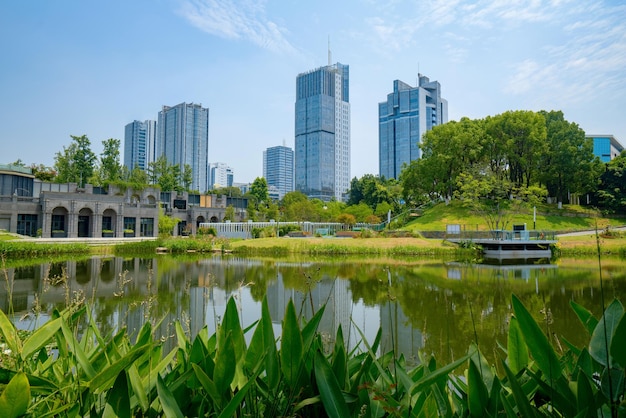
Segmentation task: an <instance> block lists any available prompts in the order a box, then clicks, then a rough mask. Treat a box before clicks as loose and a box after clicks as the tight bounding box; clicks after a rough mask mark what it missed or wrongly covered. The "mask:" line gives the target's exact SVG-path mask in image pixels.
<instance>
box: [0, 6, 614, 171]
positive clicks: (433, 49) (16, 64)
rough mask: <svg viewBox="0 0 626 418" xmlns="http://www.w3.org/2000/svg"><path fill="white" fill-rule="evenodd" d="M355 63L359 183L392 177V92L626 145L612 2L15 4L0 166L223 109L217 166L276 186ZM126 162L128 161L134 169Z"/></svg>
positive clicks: (5, 14) (458, 113)
mask: <svg viewBox="0 0 626 418" xmlns="http://www.w3.org/2000/svg"><path fill="white" fill-rule="evenodd" d="M329 45H330V51H331V62H332V63H336V62H340V63H342V64H347V65H349V66H350V108H351V178H353V177H361V176H363V175H364V174H378V103H379V102H383V101H386V98H387V94H389V93H391V92H392V91H393V81H394V80H402V81H404V82H406V83H408V84H411V85H413V86H414V85H416V83H417V75H418V73H421V74H423V75H425V76H427V77H429V78H430V80H431V81H435V80H436V81H438V82H439V83H440V84H441V92H442V93H441V94H442V97H443V98H444V99H446V100H447V101H448V119H449V120H459V119H460V118H462V117H469V118H472V119H477V118H484V117H486V116H493V115H497V114H500V113H503V112H506V111H509V110H532V111H539V110H561V111H563V113H564V115H565V118H566V119H567V120H568V121H570V122H574V123H577V124H578V125H579V126H580V127H581V128H582V129H583V130H584V131H585V132H586V133H587V134H611V135H614V136H615V137H616V138H617V140H618V141H619V142H620V143H621V144H622V145H624V146H626V4H622V1H605V0H592V1H587V0H580V1H575V0H551V1H542V0H484V1H483V0H479V1H465V0H447V1H445V0H413V1H405V0H388V1H385V0H342V1H329V0H318V1H302V0H281V1H273V0H132V1H129V0H107V1H84V0H55V1H49V0H30V1H9V0H6V1H2V2H1V3H0V164H9V163H12V162H15V161H17V160H18V159H20V160H21V161H22V162H24V163H26V164H27V165H30V164H31V163H36V164H44V165H46V166H53V164H54V156H55V154H56V153H57V152H62V151H63V148H64V147H67V146H68V145H69V144H70V143H71V138H70V135H79V136H80V135H87V136H88V138H89V139H90V141H91V145H92V149H93V151H94V152H95V153H96V154H98V155H99V154H100V152H101V151H102V141H104V140H106V139H108V138H116V139H119V140H121V142H122V145H121V152H122V154H123V142H124V126H125V125H126V124H128V123H130V122H132V121H133V120H147V119H151V120H156V119H157V116H158V112H159V111H160V110H161V109H162V106H164V105H166V106H174V105H176V104H179V103H182V102H193V103H200V104H202V105H203V106H204V107H208V108H209V109H210V116H209V157H208V160H209V162H223V163H226V164H228V165H229V166H230V167H232V168H233V170H234V174H235V177H234V181H235V182H238V183H246V182H252V181H253V180H254V179H255V178H256V177H261V176H262V175H263V150H265V149H267V148H268V147H273V146H277V145H283V144H284V145H287V146H289V147H292V148H293V146H294V107H295V86H296V77H297V75H298V74H300V73H303V72H307V71H309V70H313V69H315V68H318V67H321V66H325V65H327V64H328V62H329ZM122 161H123V159H122Z"/></svg>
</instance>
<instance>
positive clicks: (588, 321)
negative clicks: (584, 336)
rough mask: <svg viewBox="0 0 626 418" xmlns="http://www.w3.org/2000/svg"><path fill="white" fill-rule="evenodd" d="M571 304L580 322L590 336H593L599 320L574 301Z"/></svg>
mask: <svg viewBox="0 0 626 418" xmlns="http://www.w3.org/2000/svg"><path fill="white" fill-rule="evenodd" d="M569 304H570V306H571V307H572V309H573V310H574V312H575V313H576V315H577V316H578V319H579V320H580V322H582V324H583V326H584V327H585V329H586V330H587V332H588V333H589V335H592V334H593V331H594V330H595V329H596V325H598V320H597V319H596V318H595V317H594V316H593V315H592V314H591V312H589V311H588V310H587V309H586V308H585V307H584V306H582V305H579V304H578V303H576V302H574V301H573V300H571V301H570V302H569Z"/></svg>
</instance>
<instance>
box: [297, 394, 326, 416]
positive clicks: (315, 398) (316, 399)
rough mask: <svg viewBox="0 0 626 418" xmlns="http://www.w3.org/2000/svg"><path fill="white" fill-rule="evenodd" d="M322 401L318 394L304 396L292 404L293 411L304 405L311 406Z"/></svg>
mask: <svg viewBox="0 0 626 418" xmlns="http://www.w3.org/2000/svg"><path fill="white" fill-rule="evenodd" d="M320 402H322V399H321V398H320V397H319V395H317V396H312V397H310V398H306V399H304V400H302V401H300V402H298V403H297V404H296V406H294V408H293V412H294V413H296V412H298V411H299V410H301V409H302V408H304V407H306V406H311V405H315V404H318V403H320Z"/></svg>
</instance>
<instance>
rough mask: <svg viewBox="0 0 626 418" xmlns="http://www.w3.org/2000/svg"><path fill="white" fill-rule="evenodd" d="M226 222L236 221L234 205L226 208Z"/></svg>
mask: <svg viewBox="0 0 626 418" xmlns="http://www.w3.org/2000/svg"><path fill="white" fill-rule="evenodd" d="M224 221H231V222H234V221H235V208H234V207H233V205H228V206H227V207H226V211H225V212H224Z"/></svg>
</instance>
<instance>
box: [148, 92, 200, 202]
mask: <svg viewBox="0 0 626 418" xmlns="http://www.w3.org/2000/svg"><path fill="white" fill-rule="evenodd" d="M156 146H157V153H156V156H157V158H158V157H160V156H161V155H164V156H165V157H166V158H167V162H168V163H169V164H172V165H175V164H178V165H179V166H180V169H181V170H183V169H184V167H185V165H186V164H188V165H189V166H190V167H191V171H192V181H191V189H192V190H197V191H199V192H200V193H204V192H206V191H207V189H208V187H207V167H208V149H209V109H208V108H204V107H202V105H201V104H195V103H181V104H178V105H176V106H172V107H170V106H163V110H161V111H160V112H159V124H158V127H157V141H156Z"/></svg>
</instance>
